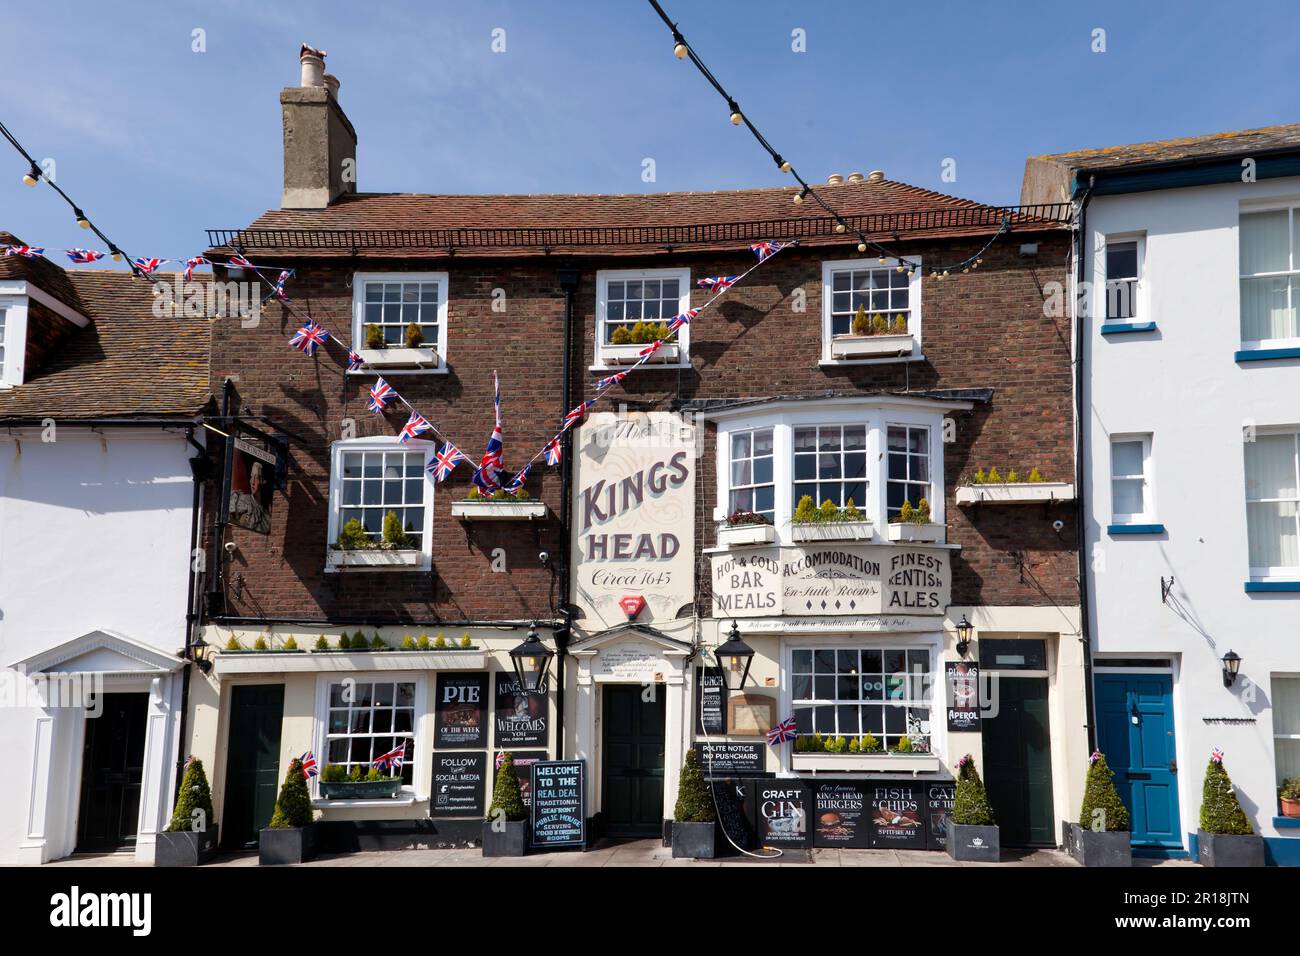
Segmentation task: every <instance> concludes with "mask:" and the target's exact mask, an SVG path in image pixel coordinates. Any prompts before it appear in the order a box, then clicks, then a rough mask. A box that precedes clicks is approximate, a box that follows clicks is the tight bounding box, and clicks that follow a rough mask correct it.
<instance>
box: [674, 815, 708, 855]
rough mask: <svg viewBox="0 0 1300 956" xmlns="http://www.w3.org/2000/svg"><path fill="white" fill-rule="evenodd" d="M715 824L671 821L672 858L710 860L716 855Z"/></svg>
mask: <svg viewBox="0 0 1300 956" xmlns="http://www.w3.org/2000/svg"><path fill="white" fill-rule="evenodd" d="M716 830H717V825H716V824H714V823H712V822H710V823H678V822H677V821H676V820H674V821H673V859H674V860H712V859H713V858H714V856H716V850H715V847H714V836H715V833H716Z"/></svg>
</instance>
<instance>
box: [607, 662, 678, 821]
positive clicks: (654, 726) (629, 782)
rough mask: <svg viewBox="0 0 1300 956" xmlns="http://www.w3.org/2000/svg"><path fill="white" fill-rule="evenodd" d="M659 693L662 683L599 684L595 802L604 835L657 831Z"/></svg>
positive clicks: (660, 802) (660, 807)
mask: <svg viewBox="0 0 1300 956" xmlns="http://www.w3.org/2000/svg"><path fill="white" fill-rule="evenodd" d="M646 697H649V698H650V699H649V700H646V699H645V698H646ZM664 697H665V690H664V686H663V685H662V684H652V685H650V686H649V687H644V686H642V685H640V684H635V685H632V684H606V685H605V688H604V698H605V703H604V715H603V723H602V727H603V737H602V741H603V747H602V750H601V755H602V757H601V766H602V768H603V771H602V774H601V777H602V781H603V783H602V789H601V804H600V806H601V811H602V814H603V817H604V823H605V832H606V833H607V834H608V835H610V836H627V837H632V836H659V835H660V834H662V833H663V825H664V715H665V713H666V708H665V706H664Z"/></svg>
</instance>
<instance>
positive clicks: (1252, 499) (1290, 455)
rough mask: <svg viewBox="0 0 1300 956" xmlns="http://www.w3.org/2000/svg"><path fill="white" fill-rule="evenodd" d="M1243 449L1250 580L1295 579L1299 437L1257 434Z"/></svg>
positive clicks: (1299, 543) (1299, 575)
mask: <svg viewBox="0 0 1300 956" xmlns="http://www.w3.org/2000/svg"><path fill="white" fill-rule="evenodd" d="M1245 449H1246V537H1247V544H1248V551H1249V554H1250V575H1251V577H1252V578H1261V579H1262V578H1285V579H1288V580H1297V579H1300V434H1298V433H1294V432H1292V433H1284V434H1257V435H1256V436H1255V440H1254V441H1249V442H1246V444H1245Z"/></svg>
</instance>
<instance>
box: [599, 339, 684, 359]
mask: <svg viewBox="0 0 1300 956" xmlns="http://www.w3.org/2000/svg"><path fill="white" fill-rule="evenodd" d="M651 344H653V343H646V344H645V345H602V346H601V348H600V357H601V359H603V360H604V362H605V364H606V365H635V364H636V363H637V362H639V361H641V350H642V349H644V348H646V345H651ZM680 360H681V349H680V348H679V347H678V345H677V343H676V342H665V343H664V344H663V345H661V346H660V347H659V351H658V352H656V353H655V354H654V355H652V356H650V359H649V360H648V361H647V362H646V364H647V365H658V364H669V365H672V364H675V363H677V362H679V361H680Z"/></svg>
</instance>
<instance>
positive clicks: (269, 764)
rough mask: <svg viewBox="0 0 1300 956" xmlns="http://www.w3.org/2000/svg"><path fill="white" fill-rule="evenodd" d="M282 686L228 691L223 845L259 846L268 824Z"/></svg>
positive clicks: (276, 780) (275, 785)
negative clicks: (259, 839) (260, 835)
mask: <svg viewBox="0 0 1300 956" xmlns="http://www.w3.org/2000/svg"><path fill="white" fill-rule="evenodd" d="M283 720H284V685H283V684H245V685H241V686H238V687H235V688H233V689H232V690H231V692H230V746H229V751H228V753H227V756H226V799H225V809H224V810H223V811H222V814H221V816H222V819H221V821H220V822H221V845H222V846H223V847H225V848H227V849H230V850H241V849H246V848H249V847H255V846H257V831H259V830H261V829H262V828H263V827H265V826H266V825H267V824H268V823H270V822H271V814H272V813H274V812H275V798H276V794H277V792H278V791H279V787H280V724H281V723H282V722H283Z"/></svg>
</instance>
